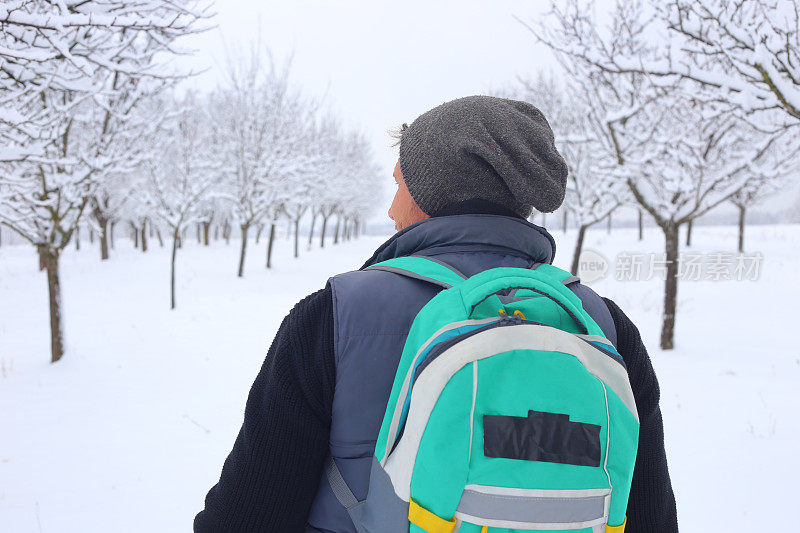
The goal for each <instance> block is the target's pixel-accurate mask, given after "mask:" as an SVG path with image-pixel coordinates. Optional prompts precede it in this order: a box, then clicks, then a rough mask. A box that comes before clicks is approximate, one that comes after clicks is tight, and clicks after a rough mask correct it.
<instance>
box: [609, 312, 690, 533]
mask: <svg viewBox="0 0 800 533" xmlns="http://www.w3.org/2000/svg"><path fill="white" fill-rule="evenodd" d="M603 300H604V301H605V302H606V305H607V306H608V309H609V311H610V312H611V316H612V317H613V319H614V325H615V326H616V328H617V343H618V346H617V348H618V350H619V353H620V355H622V358H623V359H624V360H625V365H626V366H627V368H628V377H629V379H630V382H631V388H632V389H633V396H634V399H635V401H636V408H637V409H638V411H639V421H640V427H639V449H638V452H637V455H636V466H635V467H634V470H633V481H632V483H631V493H630V498H629V499H628V513H627V524H626V526H625V533H655V532H658V533H674V532H677V531H678V518H677V510H676V506H675V496H674V494H673V492H672V483H671V481H670V478H669V470H668V468H667V456H666V452H665V450H664V426H663V423H662V421H661V409H660V407H659V405H658V401H659V394H660V392H659V389H658V380H657V379H656V374H655V371H654V370H653V365H652V363H651V362H650V356H649V355H648V354H647V349H646V348H645V346H644V343H643V342H642V339H641V336H640V335H639V330H638V329H637V328H636V326H635V325H634V324H633V322H631V320H630V319H629V318H628V317H627V316H626V315H625V313H623V312H622V309H620V308H619V307H618V306H617V304H616V303H614V302H613V301H612V300H610V299H608V298H603Z"/></svg>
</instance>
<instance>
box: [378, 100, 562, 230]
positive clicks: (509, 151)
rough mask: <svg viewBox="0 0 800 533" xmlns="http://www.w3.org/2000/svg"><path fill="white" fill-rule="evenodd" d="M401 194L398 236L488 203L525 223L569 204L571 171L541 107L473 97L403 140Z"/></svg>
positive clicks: (433, 115)
mask: <svg viewBox="0 0 800 533" xmlns="http://www.w3.org/2000/svg"><path fill="white" fill-rule="evenodd" d="M394 176H395V180H396V181H397V182H398V192H397V195H396V196H395V200H394V202H393V203H392V207H391V208H390V210H389V216H390V217H391V218H392V219H393V220H394V221H395V227H396V228H397V229H403V228H404V227H407V226H408V225H410V224H413V223H414V222H419V221H420V220H424V219H425V218H428V216H429V215H430V216H435V214H436V212H437V211H439V210H441V209H443V208H445V207H447V206H448V205H451V204H454V203H457V202H461V201H464V200H471V199H481V200H486V201H490V202H493V203H495V204H498V205H500V206H503V207H505V208H508V209H510V210H511V211H514V212H515V213H517V214H519V215H520V216H522V217H525V218H527V217H528V216H530V214H531V211H532V210H533V208H534V207H535V208H536V209H537V210H539V211H541V212H544V213H549V212H551V211H555V210H556V209H557V208H558V207H559V206H560V205H561V202H563V200H564V194H565V191H566V182H567V165H566V163H565V162H564V159H563V158H562V157H561V155H560V154H559V153H558V151H557V150H556V147H555V144H554V138H553V131H552V130H551V129H550V125H549V124H548V122H547V119H545V117H544V115H542V113H541V111H539V110H538V109H536V108H535V107H534V106H532V105H530V104H528V103H526V102H520V101H516V100H508V99H505V98H496V97H492V96H468V97H466V98H459V99H457V100H452V101H450V102H446V103H444V104H442V105H440V106H438V107H435V108H433V109H431V110H430V111H428V112H426V113H424V114H422V115H420V116H419V117H418V118H417V119H416V120H414V122H412V123H411V125H410V126H408V127H407V128H405V129H404V130H403V131H402V133H401V137H400V158H399V160H398V163H397V166H396V167H395V172H394Z"/></svg>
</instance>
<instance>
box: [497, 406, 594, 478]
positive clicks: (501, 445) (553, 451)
mask: <svg viewBox="0 0 800 533" xmlns="http://www.w3.org/2000/svg"><path fill="white" fill-rule="evenodd" d="M483 454H484V455H485V456H486V457H502V458H505V459H521V460H523V461H545V462H548V463H561V464H570V465H577V466H600V426H598V425H595V424H584V423H583V422H570V420H569V415H564V414H559V413H546V412H542V411H528V416H527V417H522V416H502V415H483Z"/></svg>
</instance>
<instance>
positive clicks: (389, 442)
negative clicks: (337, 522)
mask: <svg viewBox="0 0 800 533" xmlns="http://www.w3.org/2000/svg"><path fill="white" fill-rule="evenodd" d="M498 320H500V317H499V316H494V317H489V318H481V319H480V320H461V321H459V322H451V323H450V324H447V325H446V326H443V327H441V328H439V329H438V330H437V331H436V332H435V333H434V334H433V335H431V336H430V337H428V340H426V341H425V342H424V343H422V346H420V347H419V350H417V353H416V354H415V355H414V360H413V361H411V366H409V367H408V372H406V377H405V379H404V380H403V386H402V387H401V388H400V394H399V396H398V397H397V404H396V405H395V408H394V412H393V413H392V422H391V424H389V434H388V436H387V438H386V449H385V450H384V453H383V458H382V459H381V466H383V465H385V464H386V459H388V458H389V452H390V451H391V450H392V446H394V441H395V438H397V430H398V429H399V426H400V416H401V415H402V414H403V405H405V403H406V396H408V391H409V389H410V388H411V382H412V381H413V378H414V369H415V368H416V366H417V360H418V359H419V358H420V356H421V355H422V352H424V351H425V349H426V348H427V347H428V346H429V345H430V344H431V343H432V342H433V341H435V340H436V339H437V337H439V335H441V334H442V333H445V332H447V331H450V330H451V329H456V328H460V327H461V326H471V325H480V324H488V323H490V322H497V321H498Z"/></svg>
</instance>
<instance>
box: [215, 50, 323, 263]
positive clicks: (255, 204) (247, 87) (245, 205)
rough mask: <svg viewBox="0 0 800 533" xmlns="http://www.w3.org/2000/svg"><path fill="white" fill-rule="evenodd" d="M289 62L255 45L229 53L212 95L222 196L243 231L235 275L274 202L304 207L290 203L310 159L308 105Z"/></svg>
mask: <svg viewBox="0 0 800 533" xmlns="http://www.w3.org/2000/svg"><path fill="white" fill-rule="evenodd" d="M290 65H291V63H290V62H289V61H287V62H286V64H285V65H284V66H282V67H279V66H278V65H276V64H275V62H274V61H273V60H272V57H271V56H270V54H269V53H268V52H267V51H265V50H262V49H261V48H260V47H258V45H256V46H255V47H254V48H253V49H252V50H251V51H250V53H249V55H248V56H247V57H243V56H239V57H233V58H229V60H228V72H227V76H226V82H225V84H224V85H223V86H222V87H220V88H219V89H218V91H217V93H216V94H215V95H214V96H213V97H212V99H211V104H210V105H211V113H212V116H213V117H214V119H213V121H212V124H213V127H214V130H215V136H216V137H218V138H219V139H220V153H219V155H220V157H221V159H222V160H223V161H224V162H225V167H224V169H225V170H224V174H225V183H226V185H227V187H226V188H227V191H226V195H225V197H226V198H227V199H229V200H230V202H231V207H232V209H233V212H234V215H235V217H236V219H237V220H238V222H239V227H240V229H241V235H242V244H241V249H240V254H239V269H238V274H239V277H241V276H243V275H244V260H245V253H246V250H247V237H248V232H249V230H250V228H251V227H252V226H254V225H258V224H261V223H262V221H263V220H264V219H265V218H268V216H269V215H270V214H272V215H275V214H276V213H277V207H278V205H283V207H284V212H287V213H288V211H287V209H288V210H290V211H292V212H293V215H294V216H293V218H294V219H297V218H299V217H298V216H297V214H298V213H299V215H300V216H302V213H303V212H304V210H305V209H306V207H307V206H302V207H297V209H295V208H294V206H295V205H296V204H295V203H293V202H294V200H296V199H298V198H300V196H301V191H300V190H297V189H298V185H300V184H302V180H301V179H300V178H299V177H298V176H300V175H305V174H307V173H308V172H309V170H310V169H309V166H310V165H311V164H312V161H310V158H309V156H308V155H307V154H308V151H309V150H310V149H311V147H309V146H308V143H309V142H313V139H311V136H310V134H309V132H310V128H311V126H312V125H313V116H312V112H313V106H311V105H310V104H309V103H308V102H305V101H304V100H303V99H302V98H301V97H300V95H299V94H298V92H297V91H296V90H294V89H293V88H291V87H290V86H289V72H290ZM293 179H295V181H294V182H293V181H292V180H293ZM290 203H291V206H290V205H288V204H290ZM295 211H297V212H295ZM270 234H271V236H272V237H271V238H274V232H272V231H271V232H270Z"/></svg>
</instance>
